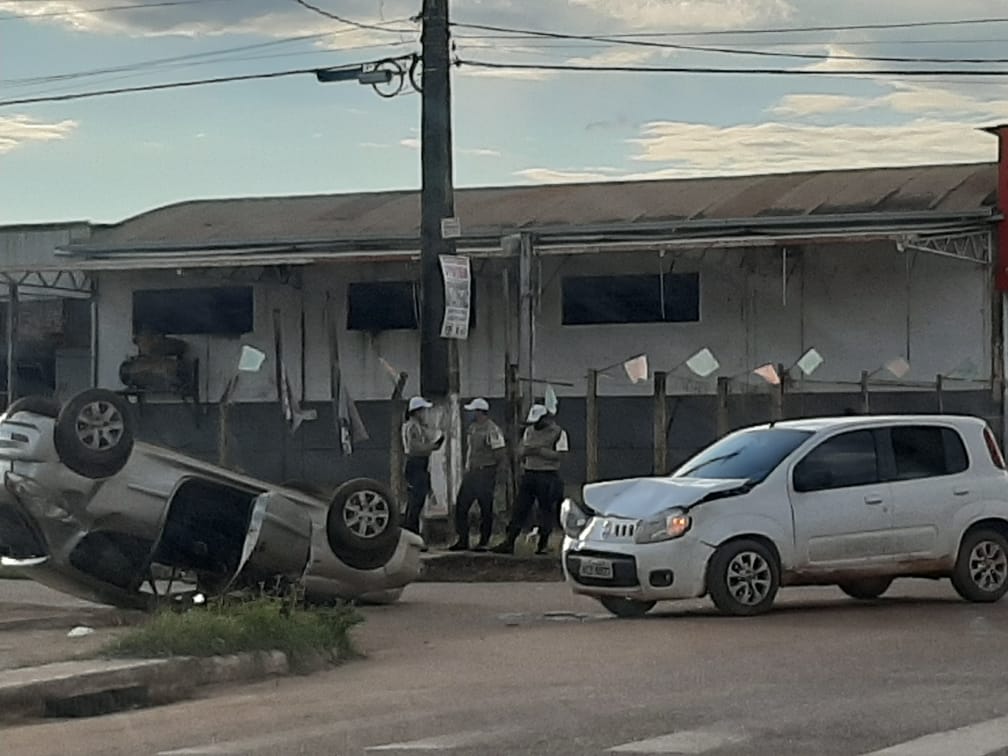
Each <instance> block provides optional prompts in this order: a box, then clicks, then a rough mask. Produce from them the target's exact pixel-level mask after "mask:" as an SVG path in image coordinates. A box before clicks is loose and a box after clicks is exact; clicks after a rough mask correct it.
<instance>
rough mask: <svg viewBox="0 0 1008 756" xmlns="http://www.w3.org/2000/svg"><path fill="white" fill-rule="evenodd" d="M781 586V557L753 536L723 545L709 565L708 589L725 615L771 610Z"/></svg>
mask: <svg viewBox="0 0 1008 756" xmlns="http://www.w3.org/2000/svg"><path fill="white" fill-rule="evenodd" d="M779 587H780V568H779V567H778V565H777V557H776V556H774V554H773V552H772V551H771V550H770V549H768V548H767V547H766V546H765V545H764V544H762V543H760V542H759V541H756V540H752V539H749V538H742V539H739V540H737V541H729V542H728V543H726V544H723V545H721V546H719V547H718V550H717V551H715V552H714V556H713V557H711V561H710V565H709V566H708V568H707V592H708V593H710V597H711V600H712V601H713V602H714V606H716V607H717V608H718V611H720V612H721V613H722V614H732V615H735V616H739V617H747V616H751V615H754V614H762V613H763V612H766V611H769V609H770V607H771V606H773V602H774V598H776V596H777V589H778V588H779Z"/></svg>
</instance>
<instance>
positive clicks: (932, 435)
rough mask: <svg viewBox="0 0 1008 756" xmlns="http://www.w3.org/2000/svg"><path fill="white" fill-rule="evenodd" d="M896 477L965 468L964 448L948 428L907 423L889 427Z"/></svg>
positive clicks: (909, 477) (929, 475)
mask: <svg viewBox="0 0 1008 756" xmlns="http://www.w3.org/2000/svg"><path fill="white" fill-rule="evenodd" d="M890 435H891V437H892V447H893V456H894V459H895V463H896V480H918V479H920V478H933V477H938V476H941V475H955V474H956V473H961V472H963V471H964V470H966V468H968V467H969V460H968V458H967V456H966V447H965V445H964V444H963V441H962V439H961V438H960V437H959V434H958V433H956V431H954V430H953V429H951V428H939V427H937V426H925V425H907V426H896V427H894V428H892V429H891V431H890Z"/></svg>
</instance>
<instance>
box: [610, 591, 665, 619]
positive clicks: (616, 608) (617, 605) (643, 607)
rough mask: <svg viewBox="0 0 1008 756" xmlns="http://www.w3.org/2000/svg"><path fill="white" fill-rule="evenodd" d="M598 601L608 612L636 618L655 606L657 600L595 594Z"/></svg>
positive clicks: (621, 616) (622, 616) (627, 617)
mask: <svg viewBox="0 0 1008 756" xmlns="http://www.w3.org/2000/svg"><path fill="white" fill-rule="evenodd" d="M596 598H597V599H598V602H599V603H600V604H602V606H604V607H605V608H606V610H607V611H608V612H609V613H610V614H614V615H616V616H617V617H619V618H621V619H638V618H640V617H643V616H644V615H645V614H647V613H648V612H650V611H651V610H652V609H654V608H655V604H657V603H658V602H657V601H638V600H637V599H629V598H623V597H622V596H597V597H596Z"/></svg>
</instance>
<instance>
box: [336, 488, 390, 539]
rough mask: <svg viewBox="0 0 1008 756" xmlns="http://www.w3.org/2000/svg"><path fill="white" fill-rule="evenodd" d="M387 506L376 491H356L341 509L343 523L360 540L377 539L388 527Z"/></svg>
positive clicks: (388, 514)
mask: <svg viewBox="0 0 1008 756" xmlns="http://www.w3.org/2000/svg"><path fill="white" fill-rule="evenodd" d="M389 516H390V510H389V504H388V502H387V501H386V500H385V497H384V496H382V495H381V494H379V493H377V492H376V491H358V492H357V493H355V494H352V495H351V496H350V498H349V499H347V502H346V504H345V505H344V507H343V522H345V523H346V526H347V527H348V528H349V529H350V532H351V533H353V534H355V535H357V536H360V537H361V538H377V537H378V536H379V535H381V534H382V533H383V532H385V529H386V528H387V527H388V524H389Z"/></svg>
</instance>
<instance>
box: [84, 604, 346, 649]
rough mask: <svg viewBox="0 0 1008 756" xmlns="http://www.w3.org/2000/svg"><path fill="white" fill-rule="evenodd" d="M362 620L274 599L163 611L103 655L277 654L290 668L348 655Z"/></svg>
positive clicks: (339, 611) (341, 610) (343, 609)
mask: <svg viewBox="0 0 1008 756" xmlns="http://www.w3.org/2000/svg"><path fill="white" fill-rule="evenodd" d="M361 621H363V617H361V615H360V614H359V613H358V612H357V611H355V610H354V609H353V608H352V607H349V606H337V607H320V608H297V607H292V606H291V605H290V603H289V602H286V601H281V600H279V599H270V598H258V599H255V600H252V601H244V602H236V603H226V602H225V603H214V604H211V605H208V606H205V607H201V608H194V609H191V610H189V611H186V612H174V611H171V610H164V611H161V612H159V613H157V614H155V615H154V616H153V617H152V618H151V619H150V620H149V621H148V622H146V623H144V624H143V625H141V626H139V627H137V628H134V629H132V630H129V631H127V632H126V633H125V634H124V635H123V636H122V637H120V638H118V639H117V640H116V641H114V642H113V643H112V644H110V645H109V646H107V647H106V648H105V649H103V653H104V654H106V655H109V656H128V657H142V658H160V657H168V656H220V655H229V654H239V653H245V652H252V651H283V652H284V653H286V654H287V656H288V658H289V659H290V660H291V661H293V662H295V663H296V662H298V660H303V659H306V658H310V657H312V656H317V655H319V654H321V655H327V654H329V653H331V652H332V651H338V652H339V655H340V658H345V657H346V656H347V655H350V654H352V653H353V651H354V649H353V644H352V641H351V638H350V629H351V628H352V627H353V626H354V625H356V624H358V623H359V622H361Z"/></svg>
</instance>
